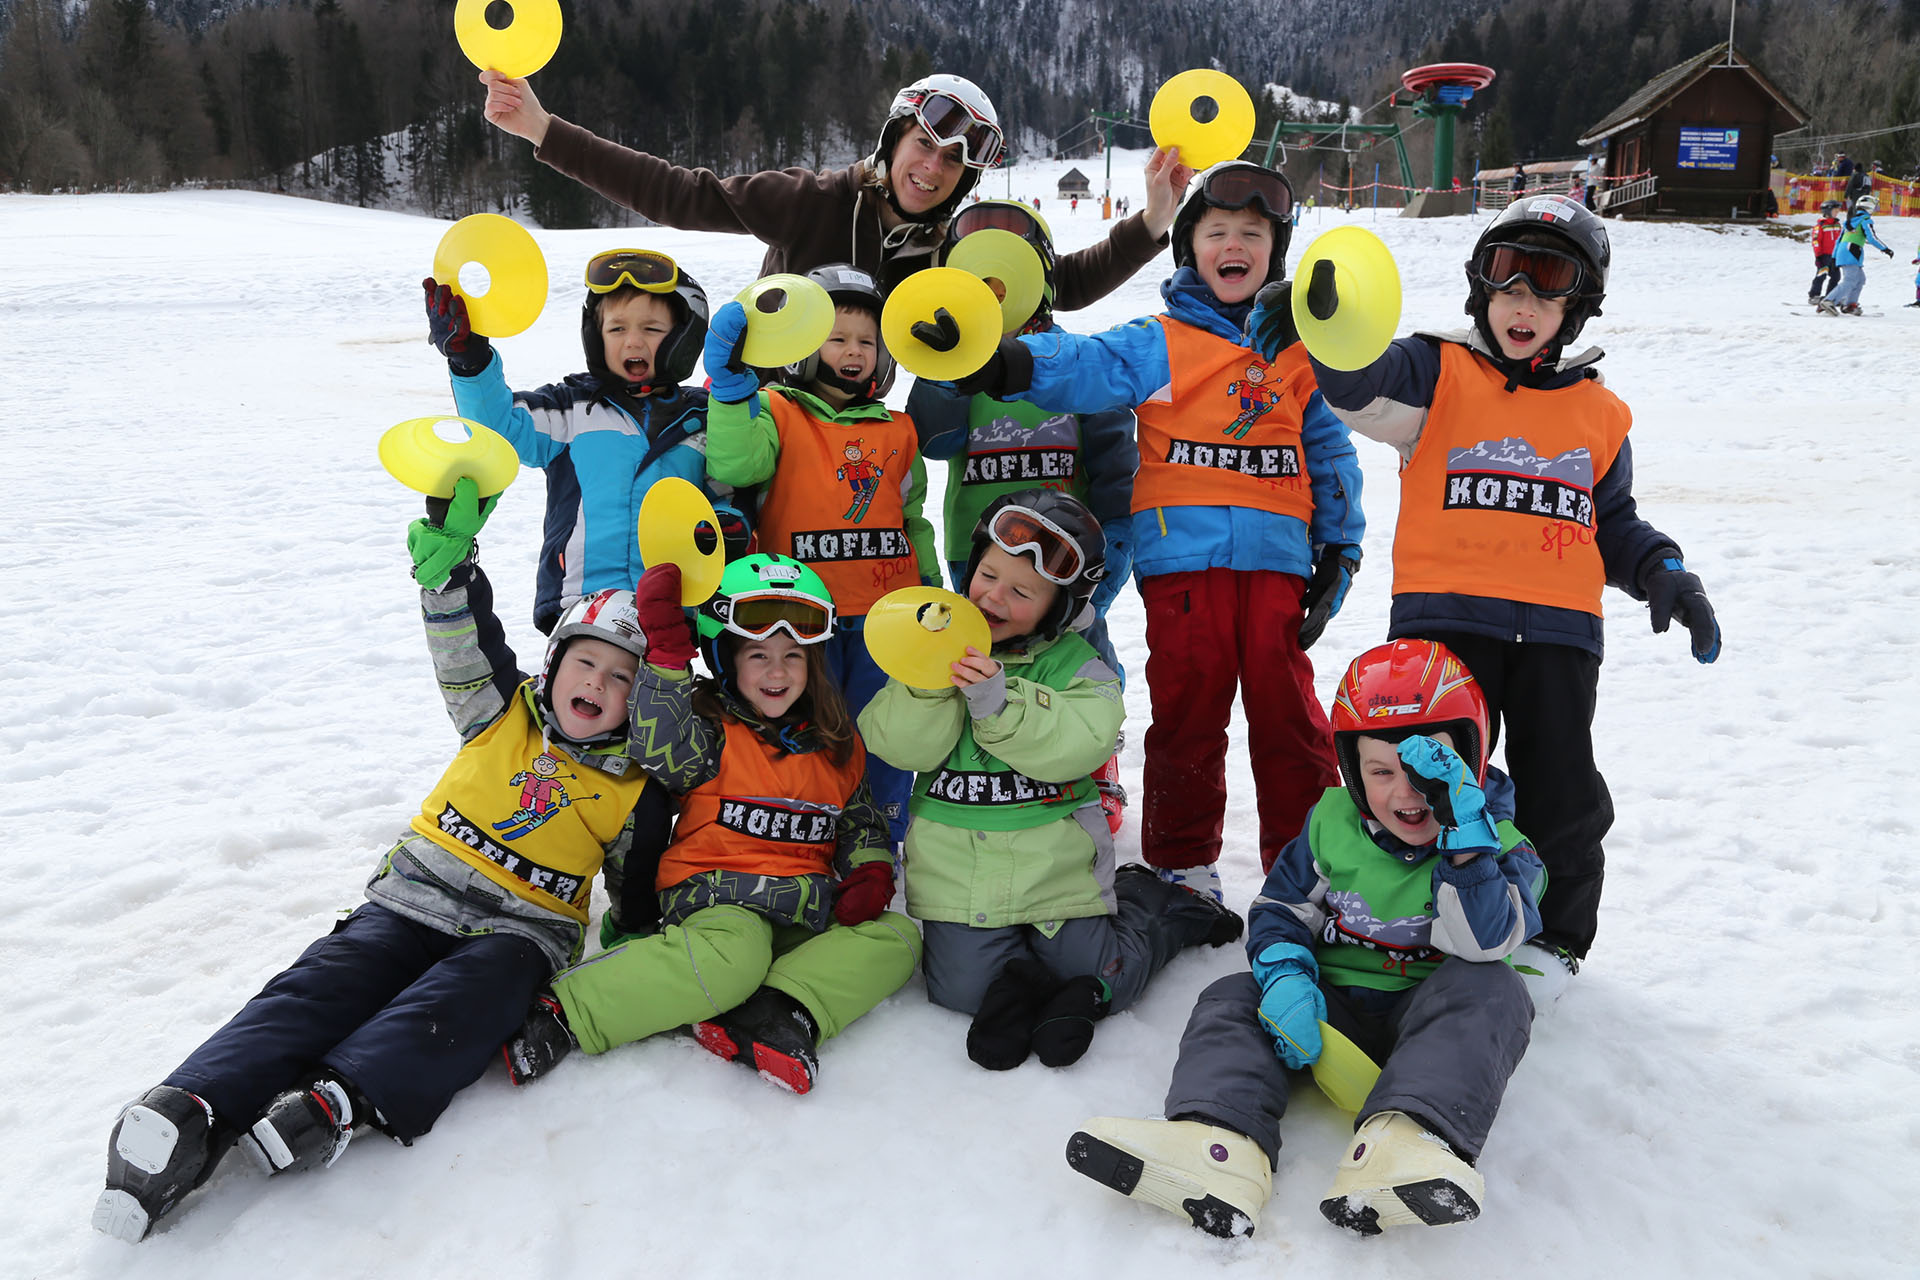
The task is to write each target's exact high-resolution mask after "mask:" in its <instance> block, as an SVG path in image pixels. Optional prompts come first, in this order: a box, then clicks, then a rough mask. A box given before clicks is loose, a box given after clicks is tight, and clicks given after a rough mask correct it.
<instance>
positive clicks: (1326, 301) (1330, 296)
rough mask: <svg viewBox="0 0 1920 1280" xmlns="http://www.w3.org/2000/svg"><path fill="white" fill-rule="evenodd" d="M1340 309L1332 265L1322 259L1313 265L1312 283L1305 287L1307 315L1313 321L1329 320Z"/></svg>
mask: <svg viewBox="0 0 1920 1280" xmlns="http://www.w3.org/2000/svg"><path fill="white" fill-rule="evenodd" d="M1339 308H1340V295H1339V291H1338V290H1337V289H1335V288H1334V284H1333V263H1332V261H1331V260H1330V259H1327V258H1322V259H1320V261H1318V262H1316V263H1314V264H1313V281H1312V283H1310V284H1308V285H1307V314H1308V315H1310V316H1312V317H1313V318H1314V319H1315V320H1331V319H1333V313H1334V312H1335V311H1337V310H1339Z"/></svg>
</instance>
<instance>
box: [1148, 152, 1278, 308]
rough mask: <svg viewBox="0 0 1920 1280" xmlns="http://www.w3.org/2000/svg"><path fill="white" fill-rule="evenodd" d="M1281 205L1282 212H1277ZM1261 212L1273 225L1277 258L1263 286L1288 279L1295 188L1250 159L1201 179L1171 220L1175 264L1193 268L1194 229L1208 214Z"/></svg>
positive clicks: (1218, 167) (1222, 166)
mask: <svg viewBox="0 0 1920 1280" xmlns="http://www.w3.org/2000/svg"><path fill="white" fill-rule="evenodd" d="M1275 205H1283V206H1284V207H1283V208H1275V207H1274V206H1275ZM1249 206H1255V207H1258V209H1259V210H1260V212H1261V213H1262V214H1263V215H1264V216H1265V217H1266V219H1267V221H1268V222H1270V223H1272V224H1273V253H1272V255H1271V256H1269V257H1268V259H1267V278H1266V279H1265V280H1263V281H1261V283H1262V284H1271V283H1273V282H1274V281H1275V280H1283V279H1285V278H1286V268H1287V245H1288V244H1289V243H1290V242H1291V241H1292V239H1293V184H1292V183H1291V182H1288V181H1287V175H1286V174H1284V173H1281V172H1280V171H1279V170H1278V169H1269V168H1267V167H1266V166H1265V165H1260V164H1255V163H1254V162H1253V161H1251V160H1227V161H1223V162H1222V163H1220V164H1216V165H1214V166H1213V167H1212V168H1211V169H1208V170H1207V171H1206V172H1205V173H1202V174H1199V175H1197V176H1196V177H1195V178H1194V180H1193V183H1192V185H1190V186H1189V187H1188V188H1187V194H1186V198H1185V199H1183V200H1181V202H1180V210H1179V212H1177V213H1175V214H1174V215H1173V264H1174V265H1175V266H1176V267H1191V266H1192V265H1193V262H1194V257H1193V229H1194V226H1195V225H1196V224H1197V223H1198V222H1199V221H1200V218H1201V216H1202V215H1203V214H1205V213H1206V211H1207V210H1208V209H1245V208H1247V207H1249Z"/></svg>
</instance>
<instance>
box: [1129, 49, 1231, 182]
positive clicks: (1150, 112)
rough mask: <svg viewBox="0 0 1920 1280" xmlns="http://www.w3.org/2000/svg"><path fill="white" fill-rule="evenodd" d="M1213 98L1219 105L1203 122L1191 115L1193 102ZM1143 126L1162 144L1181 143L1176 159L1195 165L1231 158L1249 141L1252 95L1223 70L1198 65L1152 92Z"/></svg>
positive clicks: (1200, 165) (1171, 145)
mask: <svg viewBox="0 0 1920 1280" xmlns="http://www.w3.org/2000/svg"><path fill="white" fill-rule="evenodd" d="M1202 98H1212V99H1213V101H1214V103H1215V104H1216V105H1217V106H1218V107H1219V111H1218V112H1217V113H1216V114H1215V115H1214V117H1213V119H1211V120H1208V121H1207V122H1205V123H1204V124H1203V123H1201V122H1200V121H1198V120H1196V119H1194V118H1193V108H1194V104H1195V103H1197V102H1198V101H1199V100H1200V99H1202ZM1147 127H1148V128H1150V129H1152V130H1153V140H1154V142H1155V143H1157V144H1159V145H1160V146H1163V147H1178V148H1180V163H1181V164H1184V165H1189V166H1191V167H1192V168H1195V169H1204V168H1206V167H1207V166H1208V165H1215V164H1219V163H1220V162H1221V161H1222V160H1232V159H1234V158H1235V157H1237V156H1238V155H1239V154H1240V153H1241V152H1242V151H1245V150H1246V149H1247V144H1248V143H1250V142H1252V141H1253V99H1252V98H1250V97H1248V96H1247V91H1246V90H1245V89H1244V88H1242V87H1241V85H1240V82H1239V81H1238V80H1235V79H1234V78H1233V77H1232V76H1230V75H1228V74H1227V73H1226V72H1224V71H1214V70H1212V69H1211V68H1208V67H1197V68H1195V69H1194V70H1192V71H1182V72H1181V73H1180V74H1179V75H1177V76H1173V77H1172V78H1170V79H1169V80H1168V81H1167V82H1166V83H1165V84H1163V85H1161V86H1160V88H1159V89H1158V90H1157V91H1156V92H1155V93H1154V95H1153V104H1152V105H1151V106H1149V107H1148V108H1147Z"/></svg>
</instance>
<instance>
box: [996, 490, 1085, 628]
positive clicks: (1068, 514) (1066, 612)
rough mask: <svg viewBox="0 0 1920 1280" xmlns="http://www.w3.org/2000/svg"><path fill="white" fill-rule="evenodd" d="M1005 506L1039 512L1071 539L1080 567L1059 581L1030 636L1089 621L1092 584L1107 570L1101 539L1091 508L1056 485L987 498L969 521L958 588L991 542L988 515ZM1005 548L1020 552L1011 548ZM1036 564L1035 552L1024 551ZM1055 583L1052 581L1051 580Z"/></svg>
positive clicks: (1036, 565) (1038, 513)
mask: <svg viewBox="0 0 1920 1280" xmlns="http://www.w3.org/2000/svg"><path fill="white" fill-rule="evenodd" d="M1008 507H1022V508H1025V509H1026V510H1028V511H1031V512H1033V513H1034V514H1035V515H1037V516H1039V517H1041V518H1042V519H1043V520H1045V521H1046V522H1047V523H1049V524H1051V525H1053V526H1054V527H1055V528H1057V529H1059V530H1060V531H1061V532H1062V533H1064V534H1066V535H1067V536H1068V537H1069V538H1071V539H1072V540H1073V543H1074V545H1075V546H1077V547H1078V548H1079V549H1080V571H1079V573H1077V574H1075V575H1074V579H1073V581H1072V582H1070V583H1066V584H1064V585H1061V586H1060V591H1059V592H1058V593H1057V594H1056V595H1055V596H1054V599H1053V606H1052V607H1051V608H1049V609H1048V610H1047V612H1046V615H1045V616H1044V617H1042V618H1041V619H1040V625H1039V626H1038V627H1037V628H1035V630H1034V633H1033V634H1034V636H1035V637H1037V638H1039V639H1041V640H1051V639H1053V638H1054V637H1055V636H1058V635H1060V634H1061V633H1062V632H1065V631H1069V630H1074V631H1077V630H1079V629H1080V628H1081V627H1084V626H1087V625H1089V624H1090V623H1091V622H1092V621H1093V616H1092V613H1093V611H1092V608H1091V602H1092V600H1093V592H1094V588H1095V587H1098V586H1099V585H1100V583H1101V581H1102V580H1104V579H1105V578H1106V576H1107V540H1106V535H1105V534H1103V533H1102V532H1101V530H1100V522H1099V521H1098V520H1096V519H1094V516H1093V512H1091V511H1089V510H1087V508H1086V504H1084V503H1083V502H1081V501H1080V500H1079V499H1078V498H1076V497H1074V496H1073V495H1072V494H1069V493H1063V492H1061V491H1060V490H1058V489H1022V490H1020V491H1019V492H1017V493H1008V494H1002V495H1001V496H1000V497H998V498H995V499H994V500H993V501H992V502H991V503H989V504H987V509H986V510H985V511H983V512H981V513H980V519H979V520H978V521H977V522H975V524H974V526H973V549H972V552H971V554H969V555H968V557H967V572H966V575H965V576H964V577H963V578H961V580H960V591H961V594H963V595H964V594H966V592H967V589H968V588H969V587H970V586H971V585H972V584H973V571H974V570H975V569H977V568H979V567H980V557H981V556H983V555H985V554H986V551H987V548H988V546H990V545H992V542H993V535H992V534H991V533H990V532H989V530H991V528H992V527H993V521H994V517H996V516H998V515H999V514H1000V513H1001V512H1002V511H1004V510H1005V509H1006V508H1008ZM1010 554H1020V553H1017V552H1014V553H1010ZM1028 558H1029V559H1032V560H1035V562H1036V563H1035V568H1038V567H1039V564H1038V557H1035V556H1032V555H1031V554H1029V556H1028ZM1057 585H1058V584H1057Z"/></svg>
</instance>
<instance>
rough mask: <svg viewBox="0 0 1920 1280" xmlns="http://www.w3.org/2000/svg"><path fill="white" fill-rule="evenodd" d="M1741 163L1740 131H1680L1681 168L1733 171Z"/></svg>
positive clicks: (1683, 129) (1684, 129) (1686, 129)
mask: <svg viewBox="0 0 1920 1280" xmlns="http://www.w3.org/2000/svg"><path fill="white" fill-rule="evenodd" d="M1739 163H1740V131H1739V130H1738V129H1688V128H1685V127H1683V128H1682V129H1681V130H1680V168H1682V169H1733V168H1737V167H1739Z"/></svg>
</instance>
